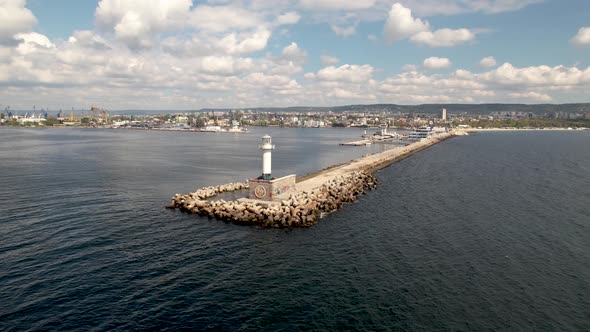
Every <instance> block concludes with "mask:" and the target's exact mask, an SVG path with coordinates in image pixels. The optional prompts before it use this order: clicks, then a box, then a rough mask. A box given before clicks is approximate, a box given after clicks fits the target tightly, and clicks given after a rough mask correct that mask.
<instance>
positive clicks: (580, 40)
mask: <svg viewBox="0 0 590 332" xmlns="http://www.w3.org/2000/svg"><path fill="white" fill-rule="evenodd" d="M570 41H571V43H572V44H575V45H578V46H585V45H590V27H581V28H580V30H578V33H577V34H576V35H575V36H574V37H572V39H570Z"/></svg>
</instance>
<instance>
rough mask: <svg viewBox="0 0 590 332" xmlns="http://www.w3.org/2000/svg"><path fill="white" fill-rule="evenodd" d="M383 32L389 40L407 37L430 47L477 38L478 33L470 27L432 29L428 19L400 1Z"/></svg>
mask: <svg viewBox="0 0 590 332" xmlns="http://www.w3.org/2000/svg"><path fill="white" fill-rule="evenodd" d="M383 34H384V36H385V39H386V40H387V41H388V42H390V43H391V42H394V41H398V40H402V39H406V38H410V40H411V41H412V42H414V43H416V44H423V45H428V46H430V47H449V46H455V45H459V44H464V43H466V42H469V41H472V40H474V39H475V35H476V33H475V32H473V31H471V30H469V29H438V30H435V31H431V30H430V25H429V23H428V21H422V20H421V19H419V18H414V17H413V16H412V11H411V10H410V9H409V8H406V7H404V6H403V5H401V4H399V3H395V4H393V5H392V6H391V10H390V11H389V14H388V16H387V19H386V21H385V26H384V27H383Z"/></svg>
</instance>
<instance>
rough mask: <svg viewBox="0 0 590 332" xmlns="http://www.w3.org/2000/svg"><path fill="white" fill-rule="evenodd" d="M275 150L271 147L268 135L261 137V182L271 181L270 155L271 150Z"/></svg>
mask: <svg viewBox="0 0 590 332" xmlns="http://www.w3.org/2000/svg"><path fill="white" fill-rule="evenodd" d="M274 148H275V146H274V145H272V141H271V137H270V136H269V135H264V136H263V137H262V145H260V149H261V150H262V179H263V180H270V179H271V175H270V174H271V163H272V162H271V158H272V157H271V154H272V150H273V149H274Z"/></svg>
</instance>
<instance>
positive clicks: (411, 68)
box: [402, 65, 418, 71]
mask: <svg viewBox="0 0 590 332" xmlns="http://www.w3.org/2000/svg"><path fill="white" fill-rule="evenodd" d="M416 70H418V67H416V65H404V66H403V67H402V71H416Z"/></svg>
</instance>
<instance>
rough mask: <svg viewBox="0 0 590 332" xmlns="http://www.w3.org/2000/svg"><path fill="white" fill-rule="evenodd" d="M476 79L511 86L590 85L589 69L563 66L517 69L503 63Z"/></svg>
mask: <svg viewBox="0 0 590 332" xmlns="http://www.w3.org/2000/svg"><path fill="white" fill-rule="evenodd" d="M478 78H480V79H482V80H485V81H488V82H493V83H496V84H501V85H512V86H528V87H534V86H568V85H572V86H575V85H582V84H589V83H590V67H588V68H586V69H585V70H580V69H578V68H577V67H565V66H555V67H549V66H532V67H524V68H517V67H514V66H513V65H512V64H510V63H504V64H503V65H501V66H500V67H498V68H496V69H495V70H493V71H489V72H486V73H483V74H480V75H478Z"/></svg>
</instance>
